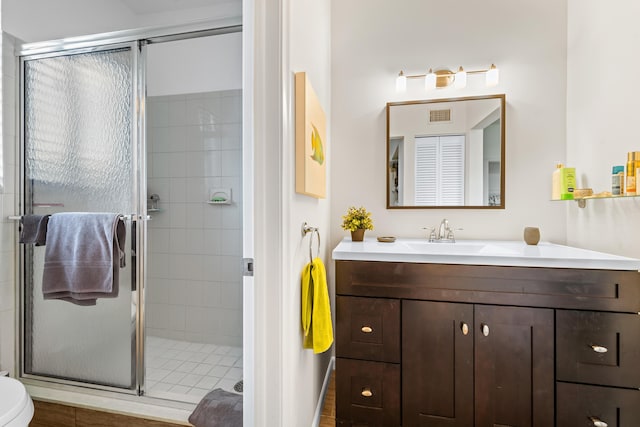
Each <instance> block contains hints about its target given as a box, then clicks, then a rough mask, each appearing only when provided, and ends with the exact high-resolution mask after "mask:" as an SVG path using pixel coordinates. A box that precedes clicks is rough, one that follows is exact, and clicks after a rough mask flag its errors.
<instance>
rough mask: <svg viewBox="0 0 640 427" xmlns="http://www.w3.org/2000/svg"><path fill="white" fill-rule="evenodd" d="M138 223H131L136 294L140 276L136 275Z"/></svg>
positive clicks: (133, 276) (132, 271) (132, 278)
mask: <svg viewBox="0 0 640 427" xmlns="http://www.w3.org/2000/svg"><path fill="white" fill-rule="evenodd" d="M131 217H132V218H135V215H132V216H131ZM137 224H138V222H137V221H131V292H135V291H136V290H137V289H138V284H137V283H138V282H137V278H138V276H137V275H136V271H137V270H138V269H137V259H138V257H137V255H136V251H137V249H138V248H137V229H138V227H137Z"/></svg>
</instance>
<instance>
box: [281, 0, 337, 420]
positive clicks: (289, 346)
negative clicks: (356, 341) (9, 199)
mask: <svg viewBox="0 0 640 427" xmlns="http://www.w3.org/2000/svg"><path fill="white" fill-rule="evenodd" d="M284 4H285V8H284V10H285V14H284V19H285V22H286V24H285V25H286V26H288V30H289V31H288V34H287V33H285V34H286V36H285V42H286V43H287V45H285V58H284V60H285V76H284V79H285V99H286V102H287V111H288V119H289V120H288V126H287V129H286V135H287V136H286V138H285V139H284V147H283V148H284V152H283V165H284V167H283V183H284V191H285V199H284V206H283V215H284V224H285V227H286V228H285V245H284V246H285V251H284V260H283V262H284V263H285V265H286V266H287V271H286V273H285V281H284V282H283V283H284V290H283V291H284V292H283V297H284V298H283V322H284V323H283V324H284V329H283V340H284V341H283V342H284V343H285V344H284V345H283V352H284V353H283V366H284V367H285V369H284V370H283V372H282V375H283V399H282V403H283V407H284V408H285V410H284V413H283V423H282V425H283V426H292V427H293V426H311V425H312V420H313V415H314V412H315V410H316V404H317V403H318V398H319V397H320V396H319V395H320V390H321V387H322V382H323V380H324V375H325V373H326V370H327V366H328V363H329V360H330V356H331V350H329V351H327V352H326V353H323V354H321V355H315V354H313V351H311V350H303V349H302V332H301V320H300V300H301V296H300V291H301V286H300V272H301V271H302V268H303V267H304V265H305V264H306V263H308V262H309V239H310V238H311V236H310V235H307V236H306V237H304V238H303V237H302V236H301V234H300V228H301V226H302V223H303V222H307V223H308V224H309V225H311V226H314V227H319V229H320V236H321V242H322V245H321V248H320V254H319V256H320V258H322V260H323V261H324V263H325V265H326V267H327V269H328V270H329V271H331V270H332V265H331V252H330V250H331V247H330V244H329V233H330V229H331V222H332V221H331V218H330V200H331V197H332V194H333V193H332V192H333V187H332V186H331V182H330V176H331V175H330V171H331V168H332V167H333V165H332V160H331V159H332V158H333V139H332V138H331V137H330V135H331V133H330V132H331V126H332V110H331V82H332V79H331V68H330V67H331V53H330V48H331V46H330V44H331V34H330V19H331V18H330V10H331V2H330V0H322V1H317V0H296V1H293V0H289V1H284ZM286 53H288V63H287V62H286V61H287V56H286ZM300 71H305V72H306V73H307V78H308V79H309V81H310V83H311V85H312V86H313V88H314V90H315V92H316V94H317V96H318V99H319V101H320V104H321V105H322V107H323V109H324V112H325V115H326V118H327V132H326V134H327V136H328V141H326V143H325V150H326V151H325V158H326V159H328V160H327V198H326V199H316V198H313V197H309V196H304V195H301V194H296V193H295V157H294V155H295V139H294V136H295V128H294V124H295V123H294V122H295V115H294V114H293V112H294V107H295V106H294V99H295V98H294V95H295V94H294V73H295V72H300ZM316 248H317V246H316V245H315V244H314V248H313V251H314V254H315V252H316ZM328 276H329V277H330V274H328ZM329 287H330V289H331V293H332V294H333V291H332V289H333V284H332V283H329Z"/></svg>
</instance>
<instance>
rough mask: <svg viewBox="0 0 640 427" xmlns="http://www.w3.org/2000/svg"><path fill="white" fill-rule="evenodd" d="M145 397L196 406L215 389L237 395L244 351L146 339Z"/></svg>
mask: <svg viewBox="0 0 640 427" xmlns="http://www.w3.org/2000/svg"><path fill="white" fill-rule="evenodd" d="M146 351H147V354H146V369H147V375H146V390H145V394H146V395H148V396H152V397H159V398H163V399H171V400H178V401H184V402H192V403H197V402H199V401H200V399H202V397H203V396H204V395H205V394H207V393H208V392H209V391H211V390H213V389H214V388H222V389H224V390H227V391H232V392H233V391H234V390H233V386H234V385H235V384H236V383H237V382H238V381H240V380H241V379H242V348H240V347H229V346H222V345H215V344H202V343H193V342H188V341H178V340H173V339H167V338H158V337H152V336H147V345H146Z"/></svg>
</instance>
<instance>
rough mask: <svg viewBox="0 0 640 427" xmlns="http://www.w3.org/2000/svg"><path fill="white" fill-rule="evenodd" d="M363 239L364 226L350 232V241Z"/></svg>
mask: <svg viewBox="0 0 640 427" xmlns="http://www.w3.org/2000/svg"><path fill="white" fill-rule="evenodd" d="M363 240H364V228H358V229H357V230H355V231H352V232H351V241H352V242H362V241H363Z"/></svg>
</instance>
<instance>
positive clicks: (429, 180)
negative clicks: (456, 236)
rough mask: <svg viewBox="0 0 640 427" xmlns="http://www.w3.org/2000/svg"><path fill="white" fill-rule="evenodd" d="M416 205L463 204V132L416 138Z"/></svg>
mask: <svg viewBox="0 0 640 427" xmlns="http://www.w3.org/2000/svg"><path fill="white" fill-rule="evenodd" d="M415 185H416V187H415V203H416V205H417V206H461V205H464V136H463V135H451V136H441V137H419V138H416V181H415Z"/></svg>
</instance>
